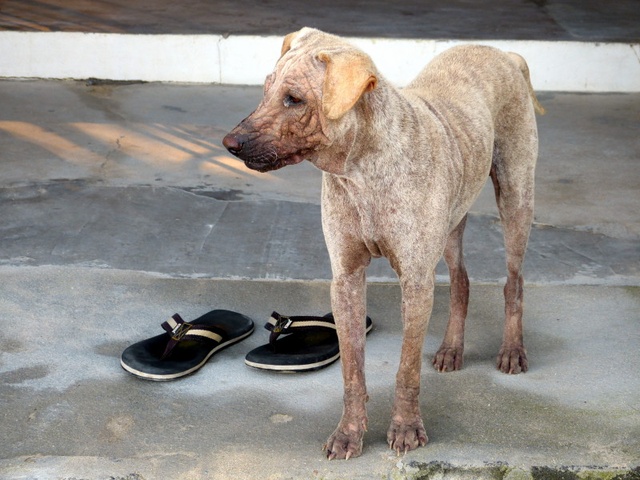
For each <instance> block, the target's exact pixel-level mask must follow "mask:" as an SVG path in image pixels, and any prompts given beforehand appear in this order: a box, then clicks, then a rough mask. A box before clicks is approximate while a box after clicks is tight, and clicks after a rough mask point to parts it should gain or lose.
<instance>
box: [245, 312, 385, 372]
mask: <svg viewBox="0 0 640 480" xmlns="http://www.w3.org/2000/svg"><path fill="white" fill-rule="evenodd" d="M264 327H265V328H266V329H267V330H269V331H270V332H271V334H270V335H269V343H268V344H267V345H262V346H260V347H258V348H255V349H253V350H251V351H250V352H249V353H248V354H247V356H246V357H245V360H244V361H245V363H246V364H247V365H249V366H250V367H255V368H260V369H263V370H273V371H278V372H305V371H311V370H318V369H320V368H324V367H326V366H328V365H330V364H332V363H333V362H335V361H336V360H338V358H340V348H339V345H338V334H337V333H336V324H335V321H334V319H333V314H331V313H328V314H327V315H325V316H324V317H310V316H296V317H286V316H284V315H280V314H279V313H277V312H273V313H272V314H271V318H270V319H269V320H268V321H267V324H266V325H265V326H264ZM366 328H367V333H368V332H370V331H371V329H372V328H373V323H372V321H371V319H370V318H369V317H367V327H366ZM280 335H287V336H286V337H284V338H281V339H278V337H279V336H280Z"/></svg>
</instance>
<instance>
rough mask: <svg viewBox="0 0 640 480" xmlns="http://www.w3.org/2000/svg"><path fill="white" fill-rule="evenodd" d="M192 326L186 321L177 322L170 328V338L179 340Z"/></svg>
mask: <svg viewBox="0 0 640 480" xmlns="http://www.w3.org/2000/svg"><path fill="white" fill-rule="evenodd" d="M192 327H193V325H192V324H191V323H187V322H184V323H179V324H177V325H176V326H175V327H174V328H173V330H171V338H172V339H173V340H175V341H176V342H179V341H180V340H182V338H183V337H184V336H185V335H186V333H187V332H188V331H189V330H191V328H192Z"/></svg>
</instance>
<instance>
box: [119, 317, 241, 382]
mask: <svg viewBox="0 0 640 480" xmlns="http://www.w3.org/2000/svg"><path fill="white" fill-rule="evenodd" d="M162 328H164V329H165V330H166V333H163V334H161V335H157V336H155V337H152V338H148V339H146V340H142V341H140V342H137V343H135V344H133V345H131V346H129V347H127V348H126V349H125V350H124V352H122V356H121V357H120V364H121V365H122V368H124V369H125V370H126V371H127V372H129V373H131V374H133V375H135V376H136V377H140V378H144V379H146V380H156V381H164V380H174V379H176V378H180V377H184V376H185V375H189V374H191V373H193V372H195V371H196V370H198V369H200V368H201V367H202V366H203V365H204V364H205V363H207V360H209V358H211V356H212V355H213V354H214V353H216V352H218V351H220V350H222V349H223V348H225V347H228V346H230V345H233V344H234V343H236V342H239V341H240V340H242V339H244V338H246V337H248V336H249V335H251V332H253V321H252V320H251V319H250V318H249V317H245V316H244V315H242V314H240V313H236V312H232V311H229V310H213V311H211V312H209V313H206V314H204V315H202V316H201V317H199V318H197V319H196V320H194V321H193V322H190V323H187V322H185V321H184V320H183V319H182V318H181V317H180V315H178V314H177V313H176V314H175V315H174V316H173V317H171V318H170V319H169V320H167V321H166V322H164V323H163V324H162Z"/></svg>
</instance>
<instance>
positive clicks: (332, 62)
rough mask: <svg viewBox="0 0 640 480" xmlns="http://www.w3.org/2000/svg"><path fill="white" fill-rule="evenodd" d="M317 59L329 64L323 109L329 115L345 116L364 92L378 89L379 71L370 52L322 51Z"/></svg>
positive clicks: (324, 88) (331, 116)
mask: <svg viewBox="0 0 640 480" xmlns="http://www.w3.org/2000/svg"><path fill="white" fill-rule="evenodd" d="M317 58H318V60H320V61H321V62H323V63H325V64H326V66H327V70H326V72H325V76H324V85H323V87H322V110H323V111H324V114H325V115H326V116H327V118H329V119H331V120H337V119H338V118H340V117H342V116H343V115H344V114H345V113H347V112H348V111H349V110H350V109H351V108H352V107H353V106H354V105H355V104H356V102H357V101H358V100H359V99H360V97H361V96H362V94H363V93H365V92H369V91H371V90H373V89H374V88H376V85H377V83H378V79H377V78H376V75H375V71H376V70H375V66H374V65H373V62H372V61H371V58H369V56H368V55H366V54H364V53H362V52H360V51H358V50H344V51H339V52H320V53H319V54H318V56H317Z"/></svg>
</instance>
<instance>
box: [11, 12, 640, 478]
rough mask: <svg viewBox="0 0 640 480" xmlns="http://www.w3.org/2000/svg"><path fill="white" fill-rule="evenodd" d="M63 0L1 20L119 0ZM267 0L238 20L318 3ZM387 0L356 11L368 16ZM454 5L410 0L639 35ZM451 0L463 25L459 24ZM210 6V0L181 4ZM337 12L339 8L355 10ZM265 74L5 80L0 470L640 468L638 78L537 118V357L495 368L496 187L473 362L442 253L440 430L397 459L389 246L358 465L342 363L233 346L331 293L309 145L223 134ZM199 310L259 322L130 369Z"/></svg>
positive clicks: (474, 225)
mask: <svg viewBox="0 0 640 480" xmlns="http://www.w3.org/2000/svg"><path fill="white" fill-rule="evenodd" d="M73 3H74V2H72V1H70V2H69V5H71V4H73ZM174 3H175V2H174ZM271 3H272V4H273V5H276V4H275V3H273V2H271ZM498 4H500V2H497V3H496V4H495V5H494V6H499V5H498ZM25 5H30V6H31V7H32V8H31V9H26V10H25V9H23V10H20V11H22V12H23V14H22V15H23V16H22V17H21V16H20V15H21V14H20V13H19V9H18V7H20V8H23V6H25ZM52 5H53V4H52V3H50V2H49V3H46V2H39V3H36V2H24V3H23V2H5V4H3V8H2V9H1V10H0V23H1V22H5V23H2V24H0V28H5V29H6V28H11V27H7V26H6V22H7V18H9V17H8V16H7V15H13V16H12V17H11V19H13V20H12V21H14V23H15V25H17V27H16V28H18V29H27V30H28V29H29V28H36V29H38V28H39V29H43V30H46V29H48V28H49V29H55V28H54V27H53V26H51V22H54V21H61V22H62V23H60V25H66V26H67V27H69V28H73V24H74V22H75V28H80V29H82V28H91V29H92V30H90V31H117V28H122V31H126V28H125V26H126V25H124V24H123V23H118V22H116V21H115V20H114V18H115V17H113V16H112V17H109V16H107V17H104V15H103V14H104V12H105V11H109V9H107V10H103V11H102V13H101V12H100V11H97V10H94V11H92V10H91V9H88V10H86V9H85V10H82V9H80V8H79V7H78V8H76V9H75V10H74V8H68V9H66V10H65V9H64V8H54V7H53V6H52ZM83 5H85V7H86V6H87V5H93V7H96V6H100V5H102V6H103V7H105V6H106V7H108V6H109V5H111V6H113V5H115V6H116V7H118V5H119V4H117V2H113V1H107V2H85V3H84V4H83ZM137 5H138V6H140V5H143V4H137ZM162 5H165V4H164V3H163V2H154V3H153V5H151V6H149V8H150V10H148V11H147V13H148V15H147V16H146V17H145V16H144V15H142V13H141V12H138V16H136V15H132V16H130V18H131V19H133V20H135V19H136V18H138V19H140V18H143V17H144V18H145V19H146V20H145V21H147V23H145V24H142V27H145V25H147V27H148V26H149V25H152V24H153V22H157V23H158V24H159V25H161V24H162V23H163V22H164V24H165V26H164V27H163V28H161V30H164V31H167V30H168V31H170V32H171V28H170V27H171V25H180V24H182V25H187V24H186V23H185V22H186V20H184V19H182V23H181V18H182V17H180V15H178V14H177V13H175V12H177V11H176V10H171V9H169V10H166V9H165V10H162ZM186 5H187V6H189V5H192V3H187V4H186ZM199 5H200V6H202V5H203V4H202V3H201V4H199ZM216 5H218V6H219V5H222V4H221V3H219V2H216ZM252 5H254V4H252ZM265 5H266V4H264V5H262V6H261V8H257V7H256V9H255V10H251V9H249V10H247V9H245V10H243V11H244V12H245V13H246V14H247V15H248V16H250V17H251V18H254V19H257V20H256V21H257V22H258V23H257V24H252V23H251V22H245V23H247V28H249V27H251V28H254V27H255V28H257V27H262V30H260V29H258V30H257V31H264V32H265V33H267V32H268V33H278V31H277V29H276V30H275V31H274V30H273V29H274V28H275V27H278V28H285V30H286V31H289V30H292V29H293V28H291V27H293V23H295V22H293V21H292V20H291V19H292V18H294V19H295V20H296V21H298V20H300V19H301V20H306V18H305V17H304V15H307V14H309V13H313V12H314V10H310V11H297V10H295V11H291V12H289V13H288V14H287V15H289V14H291V15H292V17H291V16H287V15H275V16H268V15H267V16H265V15H266V14H265V10H264V9H263V8H266V7H265ZM273 5H272V6H273ZM341 5H343V4H342V3H341ZM381 5H382V4H375V3H374V4H372V8H371V10H367V12H369V13H372V15H373V13H375V12H378V13H377V18H380V10H379V8H378V10H376V6H377V7H380V6H381ZM394 5H396V4H394ZM406 5H410V3H407V4H406ZM448 5H449V7H450V9H447V8H445V6H441V7H442V8H440V9H439V10H438V11H440V13H441V14H442V15H445V17H446V18H444V19H443V18H441V17H437V16H429V15H426V14H424V12H423V14H422V15H420V16H419V18H420V19H423V20H424V22H425V23H424V25H426V26H427V27H428V26H429V25H431V27H433V28H434V29H436V30H433V31H443V32H445V33H442V35H445V34H448V35H458V34H462V33H464V31H467V32H476V33H475V34H474V35H476V36H479V35H487V38H492V37H491V35H492V32H493V33H495V34H496V35H498V37H496V38H501V37H500V35H501V34H504V35H506V37H510V36H514V35H516V33H515V32H520V33H521V34H522V35H523V36H524V37H528V35H530V34H531V33H526V32H535V33H537V34H538V35H539V36H540V37H542V38H549V39H566V38H571V39H576V38H578V37H580V36H581V35H582V36H584V37H585V38H586V37H587V36H588V37H589V38H590V39H592V40H594V39H595V40H597V39H612V38H614V37H615V38H618V39H626V40H629V39H631V40H635V41H637V37H638V31H637V29H636V28H635V24H636V23H637V22H636V23H633V19H634V18H636V17H634V15H637V14H638V13H637V9H635V8H634V7H635V3H634V2H630V1H623V2H616V3H615V5H614V4H611V5H609V4H606V5H607V8H606V9H605V10H606V11H603V10H602V8H601V7H602V6H603V5H605V4H604V3H602V2H591V1H589V2H581V3H577V2H571V1H562V2H560V1H549V2H521V3H520V4H518V5H519V6H520V8H523V10H520V12H521V18H527V19H528V20H530V21H532V23H533V25H534V27H533V28H532V25H531V23H530V24H527V22H522V23H519V22H518V21H516V20H514V19H515V18H516V17H517V15H516V17H514V16H513V12H511V14H510V15H507V16H506V17H503V20H504V22H503V23H499V22H498V20H496V19H497V18H499V16H497V14H498V13H500V12H504V10H503V9H500V8H494V9H493V10H492V9H491V8H484V9H482V10H477V9H475V7H473V6H470V5H471V4H468V3H467V2H449V4H448ZM465 5H466V6H467V7H466V8H467V10H464V8H465ZM501 5H504V4H501ZM254 6H255V5H254ZM344 6H345V8H347V7H349V5H347V4H346V3H344ZM7 7H10V9H9V10H7ZM76 7H77V5H76ZM165 7H166V5H165ZM512 7H513V5H512ZM118 8H121V6H119V7H118ZM118 8H115V7H114V9H111V13H112V14H113V15H115V13H117V12H121V10H119V9H118ZM145 8H146V7H145ZM166 8H168V7H166ZM193 8H195V6H194V7H193ZM349 8H351V7H349ZM380 8H381V7H380ZM394 8H395V7H394ZM514 8H515V7H514ZM11 9H13V10H11ZM16 9H18V10H16ZM460 9H462V11H463V12H464V13H465V14H466V16H465V20H466V23H456V22H452V21H450V18H453V17H456V18H457V17H459V16H460V15H459V14H457V15H456V12H460V11H461V10H460ZM187 10H189V9H188V8H185V9H184V10H181V11H180V12H179V13H180V14H183V13H184V12H186V11H187ZM135 11H136V9H135V8H133V7H131V8H130V9H129V13H131V12H134V13H135ZM234 11H235V10H230V11H228V12H227V14H229V13H233V12H234ZM268 11H269V12H270V11H272V10H268ZM394 11H395V10H394ZM434 11H435V10H434ZM25 12H26V13H25ZM92 12H93V13H92ZM172 12H173V13H172ZM194 12H200V14H201V15H195V13H194ZM221 12H223V11H222V10H221ZM260 12H262V13H260ZM550 12H551V13H550ZM553 12H555V13H553ZM143 13H144V12H143ZM359 13H362V12H359ZM396 13H397V14H398V15H400V14H402V11H401V10H398V11H397V12H396ZM408 13H411V11H408ZM414 13H415V12H414ZM27 14H30V15H33V14H38V15H39V17H37V18H36V17H33V18H32V17H29V16H28V15H27ZM254 14H255V15H257V16H255V17H254ZM25 15H26V16H25ZM403 15H404V14H403ZM447 15H449V16H447ZM541 15H542V17H541ZM198 16H201V17H202V18H201V20H200V23H206V22H207V21H210V19H211V18H214V17H215V16H213V17H211V16H210V17H205V16H204V13H203V12H202V11H201V10H198V9H195V10H192V11H191V18H198ZM116 17H117V15H116ZM125 17H126V16H125ZM173 17H175V18H174V20H175V23H172V21H173V20H172V21H169V19H170V18H173ZM375 17H376V16H375V15H373V16H371V17H366V18H367V21H366V22H363V25H364V26H363V28H365V27H366V28H374V27H376V25H377V28H378V30H377V34H380V35H382V34H384V31H383V30H384V29H383V28H381V27H380V25H384V26H386V27H385V28H388V29H393V27H394V25H395V28H396V30H395V31H394V32H392V33H390V34H389V35H391V36H393V35H398V32H400V31H401V30H402V29H400V28H399V26H402V25H404V23H402V22H396V23H394V22H386V23H380V22H378V23H375V21H374V18H375ZM414 17H415V15H414ZM543 17H544V18H543ZM105 18H106V20H105ZM224 18H227V19H229V18H235V20H234V21H238V20H243V18H240V19H238V18H236V17H234V16H233V15H228V16H227V17H225V16H224V15H223V16H221V17H220V19H223V20H224ZM350 18H352V17H350V16H348V15H347V16H345V17H340V16H334V17H327V20H330V21H332V22H333V25H334V26H335V27H336V28H343V27H341V26H344V25H345V24H346V25H347V27H346V28H349V29H351V28H356V27H357V26H358V23H357V22H355V23H354V22H351V21H349V19H350ZM438 18H440V21H439V23H440V25H437V23H438V22H435V23H434V19H438ZM16 19H17V20H16ZM115 19H117V18H115ZM244 19H245V20H246V18H244ZM316 19H317V21H318V22H321V20H322V17H321V16H316ZM429 19H430V20H429ZM133 20H132V21H133ZM427 20H428V21H427ZM533 20H535V21H533ZM627 20H628V21H629V22H630V23H629V22H627ZM47 22H49V23H47ZM64 22H67V23H66V24H64ZM193 22H195V23H194V24H197V23H198V21H196V20H193ZM278 22H280V23H278ZM134 24H135V22H134ZM138 24H140V23H139V22H138ZM290 24H291V25H290ZM409 24H410V25H415V22H409ZM87 25H90V27H86V26H87ZM233 25H236V26H237V25H238V24H236V23H234V24H233ZM256 25H257V26H256ZM320 26H322V25H320ZM147 27H145V28H147ZM467 27H468V28H467ZM149 28H150V27H149ZM199 28H200V27H199ZM234 28H235V27H234ZM438 28H440V30H437V29H438ZM492 28H493V30H491V29H492ZM61 29H62V28H61ZM350 31H351V30H350ZM446 32H448V33H446ZM501 32H502V33H501ZM505 32H507V33H505ZM147 33H149V32H147ZM174 33H175V32H174ZM408 33H410V32H407V34H408ZM423 34H424V31H422V32H421V33H420V32H419V33H417V35H423ZM469 35H471V34H469ZM464 38H469V37H468V36H467V37H464ZM519 38H522V37H519ZM536 38H539V37H536ZM259 97H260V89H258V88H246V87H225V86H195V85H159V84H134V85H117V84H116V85H113V84H112V85H109V84H106V85H100V84H98V85H90V86H87V85H85V84H83V83H79V82H43V81H28V82H27V81H22V82H21V81H3V82H0V105H1V106H2V108H1V109H0V399H1V405H2V409H1V411H0V478H1V479H12V480H13V479H69V480H70V479H100V480H102V479H127V480H129V479H130V480H140V479H207V478H211V479H216V480H217V479H229V478H233V479H273V480H280V479H372V478H380V479H382V478H389V479H412V480H413V479H425V478H465V479H467V478H468V479H470V478H474V479H475V478H479V479H484V478H487V479H488V478H491V479H496V478H506V479H510V480H517V479H547V478H567V479H568V478H570V479H574V478H619V479H622V478H625V479H637V478H639V477H640V377H639V376H638V371H639V370H640V349H639V348H638V345H639V344H640V220H639V217H638V210H639V209H640V191H639V189H638V184H639V182H638V180H639V179H640V164H639V161H640V140H639V139H638V131H640V130H639V129H640V114H639V112H640V95H638V94H620V95H593V94H591V95H575V94H563V93H545V94H544V95H541V96H540V100H541V101H542V103H543V104H544V105H545V107H546V108H547V111H548V114H547V115H546V116H544V117H540V118H539V127H540V141H541V151H540V160H539V166H538V170H537V200H536V224H535V226H534V229H533V232H532V236H531V244H530V248H529V251H528V254H527V262H526V266H525V277H526V279H527V282H528V286H527V290H526V292H525V299H526V310H525V315H526V318H525V342H526V344H527V347H528V352H529V356H530V364H531V366H530V371H529V372H528V373H526V374H524V375H518V376H505V375H502V374H500V373H499V372H497V371H496V370H495V369H494V367H493V358H494V356H495V354H496V353H497V349H498V347H499V344H500V329H501V321H502V320H501V316H502V286H501V282H502V279H503V277H504V273H503V263H504V260H503V255H504V254H503V249H502V243H501V238H500V237H501V233H500V226H499V222H498V221H497V218H496V210H495V207H494V205H493V199H492V193H491V191H490V189H489V188H487V189H486V190H485V191H484V192H483V194H482V195H481V197H480V198H479V200H478V202H477V203H476V205H475V206H474V208H473V211H472V215H471V218H470V222H469V227H468V231H467V234H466V237H465V248H466V252H467V257H466V258H467V265H468V269H469V273H470V276H471V277H472V280H473V284H472V293H471V295H472V297H471V305H470V311H469V322H468V331H467V349H466V352H465V368H464V369H463V370H462V371H460V372H456V373H452V374H444V375H440V374H437V373H436V372H435V371H434V370H433V369H432V368H431V367H430V363H429V362H430V359H431V356H432V355H433V353H434V352H435V351H436V349H437V347H438V345H439V342H440V340H441V338H442V334H443V330H444V325H445V322H446V317H447V290H448V288H447V284H446V282H447V277H446V270H445V269H444V268H440V269H439V272H438V273H439V275H438V287H437V291H436V306H435V309H434V316H433V319H432V323H431V326H430V330H429V335H428V338H427V340H426V343H425V352H424V357H423V358H424V362H425V365H424V368H423V373H422V376H423V381H424V386H423V393H422V409H423V415H424V418H425V424H426V427H427V433H428V434H429V438H430V443H429V444H428V445H427V446H426V447H425V448H421V449H418V450H416V451H415V452H410V453H409V454H407V455H406V456H401V457H397V456H396V455H395V454H393V452H390V451H389V450H388V449H387V447H386V444H385V432H386V428H387V422H388V415H389V411H390V407H391V401H392V394H393V382H394V377H395V369H396V366H397V362H398V355H399V348H400V341H401V336H400V332H401V327H400V318H399V312H400V296H399V291H398V287H397V284H396V283H395V281H394V276H393V273H392V272H391V271H390V270H389V268H388V267H387V266H386V264H385V262H384V261H382V260H380V261H377V262H375V263H374V264H373V265H372V266H371V268H370V270H369V272H368V273H369V278H370V280H372V282H371V284H370V287H369V292H368V304H369V306H368V313H369V315H370V316H371V317H372V318H373V319H374V322H375V329H374V331H373V332H372V333H371V334H370V335H369V337H368V345H367V379H368V384H369V393H370V397H371V400H370V402H369V416H370V428H369V432H368V433H367V436H366V439H365V442H366V443H365V450H364V454H363V456H362V457H360V458H357V459H352V460H349V461H348V462H338V461H334V462H328V461H326V460H325V459H324V458H323V455H322V452H321V451H320V447H321V445H322V443H323V442H324V440H325V439H326V437H327V436H328V435H329V434H330V433H331V431H332V430H333V428H334V427H335V424H336V422H337V421H338V418H339V415H340V412H341V398H342V391H341V388H342V387H341V377H340V368H339V365H338V364H334V365H332V366H330V367H328V368H326V369H324V370H321V371H318V372H315V373H309V374H303V375H297V374H295V375H278V374H270V373H265V372H261V371H257V370H252V369H250V368H248V367H246V366H245V365H244V363H243V357H244V354H245V353H246V352H248V351H249V350H250V349H251V348H253V347H255V346H257V345H260V344H262V343H264V342H265V341H266V339H267V335H266V331H265V330H263V329H262V328H261V326H262V324H263V323H264V322H265V321H266V319H267V317H268V315H269V314H270V313H271V311H272V310H278V311H279V312H281V313H285V314H323V313H326V311H328V309H329V293H328V290H329V283H328V279H329V277H330V272H329V267H328V259H327V255H326V250H325V248H324V243H323V240H322V235H321V232H320V229H319V218H320V217H319V216H320V209H319V205H318V200H319V189H320V175H319V172H317V171H316V170H314V168H313V167H312V166H311V165H308V164H301V165H297V166H295V167H289V168H286V169H284V170H281V171H278V172H273V173H269V174H258V173H255V172H250V171H248V170H247V169H245V168H244V166H243V165H242V164H241V163H240V162H238V161H237V160H235V159H232V158H230V157H229V156H228V155H227V154H226V152H225V151H224V149H223V148H222V146H221V144H220V141H221V138H222V135H223V134H224V133H225V132H226V131H227V130H228V129H229V128H230V127H231V126H233V125H234V124H235V123H236V122H237V121H238V120H240V119H241V118H243V117H244V116H246V115H247V114H248V113H249V112H250V111H251V109H252V108H253V107H254V106H255V104H256V102H257V100H258V99H259ZM213 308H229V309H232V310H237V311H240V312H243V313H245V314H247V315H249V316H251V317H252V318H254V320H255V321H256V326H257V329H256V332H255V333H254V334H253V335H252V336H251V337H249V338H248V339H247V340H245V341H244V342H242V343H240V344H238V345H235V346H233V347H231V348H230V349H228V350H225V351H223V352H220V353H219V354H217V355H215V356H214V357H213V359H212V360H211V361H210V362H209V363H208V364H207V365H206V366H205V367H204V368H203V369H202V370H201V371H199V372H198V373H196V374H195V375H193V376H191V377H188V378H185V379H182V380H180V381H176V382H170V383H152V382H144V381H139V380H137V379H135V378H133V377H131V376H130V375H128V374H126V373H125V372H124V371H123V370H122V369H121V368H120V366H119V355H120V353H121V351H122V350H123V349H124V348H125V347H126V346H127V345H129V344H130V343H131V342H133V341H136V340H139V339H142V338H146V337H148V336H151V335H155V334H156V333H158V332H159V328H160V327H159V326H160V323H161V322H162V321H164V320H165V319H166V318H167V317H168V316H170V315H171V314H173V313H175V312H179V313H180V314H181V315H183V316H184V317H185V318H194V317H196V316H198V315H200V314H202V313H204V312H206V311H208V310H211V309H213ZM579 475H580V477H579Z"/></svg>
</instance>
